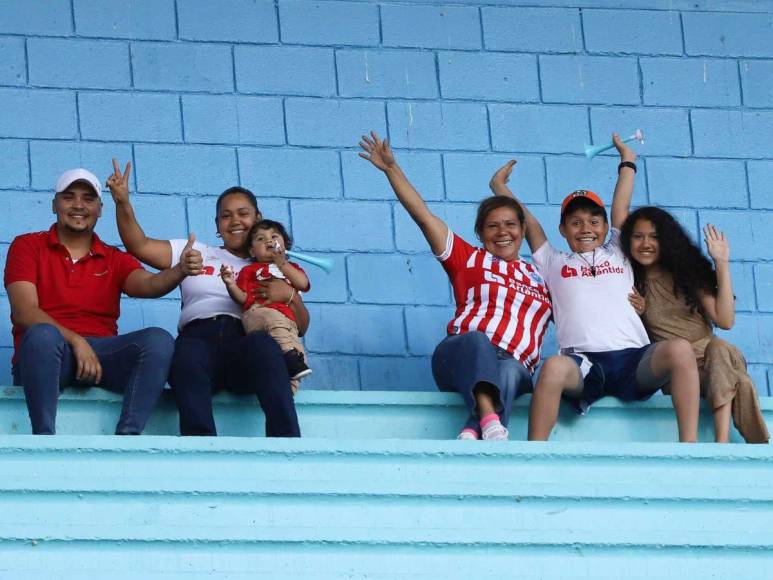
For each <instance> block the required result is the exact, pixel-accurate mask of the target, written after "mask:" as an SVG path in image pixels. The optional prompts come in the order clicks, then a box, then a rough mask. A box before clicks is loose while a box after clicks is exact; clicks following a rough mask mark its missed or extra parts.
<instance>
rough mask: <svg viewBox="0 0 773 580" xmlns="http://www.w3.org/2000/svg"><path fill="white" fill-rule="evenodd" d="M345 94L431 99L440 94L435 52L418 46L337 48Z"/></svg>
mask: <svg viewBox="0 0 773 580" xmlns="http://www.w3.org/2000/svg"><path fill="white" fill-rule="evenodd" d="M336 70H337V72H338V92H339V94H340V95H341V96H342V97H387V98H390V97H396V98H406V99H432V98H435V97H437V96H438V85H437V74H436V72H435V56H434V54H432V53H431V52H425V51H418V50H389V51H379V50H338V51H336Z"/></svg>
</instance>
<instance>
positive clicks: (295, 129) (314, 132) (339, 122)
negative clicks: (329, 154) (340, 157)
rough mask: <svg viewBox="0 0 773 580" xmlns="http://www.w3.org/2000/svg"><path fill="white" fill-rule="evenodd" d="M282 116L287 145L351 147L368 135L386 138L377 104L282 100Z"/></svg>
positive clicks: (345, 101)
mask: <svg viewBox="0 0 773 580" xmlns="http://www.w3.org/2000/svg"><path fill="white" fill-rule="evenodd" d="M285 116H286V118H287V142H288V143H290V144H291V145H311V146H318V147H335V146H338V147H351V146H353V145H356V143H357V141H359V137H360V135H362V134H364V133H367V132H368V131H371V130H372V131H376V132H377V133H379V134H381V135H385V134H386V118H385V111H384V104H383V103H382V102H380V101H363V100H327V99H325V100H322V99H286V100H285Z"/></svg>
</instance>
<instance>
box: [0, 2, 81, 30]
mask: <svg viewBox="0 0 773 580" xmlns="http://www.w3.org/2000/svg"><path fill="white" fill-rule="evenodd" d="M9 33H10V34H28V35H38V34H39V35H46V36H67V35H68V34H70V33H72V13H71V12H70V2H69V1H68V0H29V1H27V2H10V1H8V2H2V3H0V34H9Z"/></svg>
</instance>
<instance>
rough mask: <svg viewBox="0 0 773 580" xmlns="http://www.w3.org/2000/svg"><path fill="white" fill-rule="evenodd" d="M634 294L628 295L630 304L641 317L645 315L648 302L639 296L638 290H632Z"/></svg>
mask: <svg viewBox="0 0 773 580" xmlns="http://www.w3.org/2000/svg"><path fill="white" fill-rule="evenodd" d="M631 290H632V292H631V293H630V294H629V295H628V302H630V303H631V306H633V309H634V310H635V311H636V314H638V315H639V316H641V315H642V314H644V309H645V307H646V306H647V301H646V299H645V298H644V296H642V295H641V294H639V291H638V290H637V289H636V288H632V289H631Z"/></svg>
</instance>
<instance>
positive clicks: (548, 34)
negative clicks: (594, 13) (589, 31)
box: [481, 6, 583, 52]
mask: <svg viewBox="0 0 773 580" xmlns="http://www.w3.org/2000/svg"><path fill="white" fill-rule="evenodd" d="M481 13H482V15H483V41H484V44H485V46H486V49H487V50H502V51H514V52H580V51H582V49H583V46H582V24H581V23H580V11H579V10H577V9H576V8H521V7H519V8H498V7H488V6H484V7H483V8H481Z"/></svg>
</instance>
